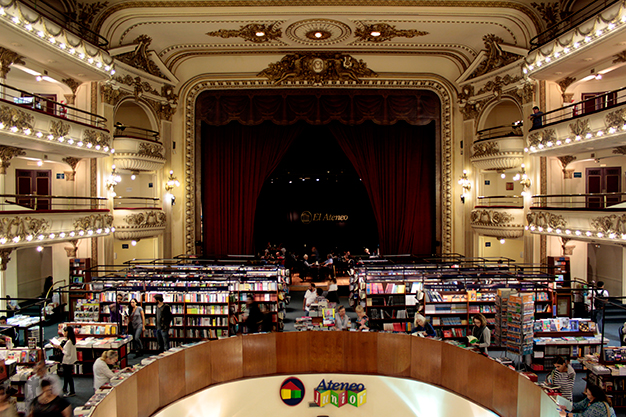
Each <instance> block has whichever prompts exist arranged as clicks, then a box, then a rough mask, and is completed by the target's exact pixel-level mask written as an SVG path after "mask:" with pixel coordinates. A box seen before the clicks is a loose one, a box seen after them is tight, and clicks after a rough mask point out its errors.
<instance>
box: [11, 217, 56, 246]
mask: <svg viewBox="0 0 626 417" xmlns="http://www.w3.org/2000/svg"><path fill="white" fill-rule="evenodd" d="M49 228H50V224H49V223H48V221H47V220H45V219H33V218H32V217H22V216H16V217H3V218H1V219H0V236H2V238H4V239H6V240H7V241H9V242H10V241H13V242H15V243H17V242H21V241H24V240H26V238H27V237H28V236H30V237H31V239H33V238H36V237H37V235H39V234H41V233H43V232H45V231H46V230H48V229H49ZM16 240H17V242H16Z"/></svg>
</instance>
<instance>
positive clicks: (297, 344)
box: [276, 332, 317, 374]
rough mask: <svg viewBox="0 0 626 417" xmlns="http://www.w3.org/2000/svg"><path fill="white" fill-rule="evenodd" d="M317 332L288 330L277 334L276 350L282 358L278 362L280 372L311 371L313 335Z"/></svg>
mask: <svg viewBox="0 0 626 417" xmlns="http://www.w3.org/2000/svg"><path fill="white" fill-rule="evenodd" d="M313 333H317V332H287V333H281V334H280V335H277V336H278V337H277V339H276V352H277V354H278V355H279V356H280V360H279V361H278V363H277V364H276V369H277V370H278V373H279V374H300V373H308V372H311V364H310V361H309V359H310V357H311V353H310V343H311V336H312V335H313Z"/></svg>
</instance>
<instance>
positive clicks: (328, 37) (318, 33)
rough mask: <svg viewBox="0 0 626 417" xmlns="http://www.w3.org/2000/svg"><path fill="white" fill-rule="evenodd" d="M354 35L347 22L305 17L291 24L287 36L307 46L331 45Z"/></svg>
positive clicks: (286, 32) (286, 31)
mask: <svg viewBox="0 0 626 417" xmlns="http://www.w3.org/2000/svg"><path fill="white" fill-rule="evenodd" d="M350 35H352V29H350V26H348V25H347V24H345V23H343V22H340V21H338V20H334V19H305V20H300V21H297V22H295V23H292V24H290V25H289V26H288V27H287V29H286V30H285V36H286V37H287V38H288V39H289V40H290V41H293V42H297V43H299V44H302V45H307V46H317V47H321V46H330V45H334V44H337V43H340V42H343V41H345V40H346V39H348V37H349V36H350Z"/></svg>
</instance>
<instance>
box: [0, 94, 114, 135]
mask: <svg viewBox="0 0 626 417" xmlns="http://www.w3.org/2000/svg"><path fill="white" fill-rule="evenodd" d="M0 101H2V102H5V103H10V104H12V105H15V106H17V107H19V108H26V109H29V110H33V111H36V112H40V113H42V114H47V115H51V116H54V117H57V118H60V119H65V120H71V121H73V122H77V123H81V124H84V125H88V126H93V127H97V128H100V129H104V128H105V127H106V122H107V119H105V118H104V117H102V116H99V115H97V114H94V113H89V112H87V111H84V110H80V109H77V108H76V107H71V106H68V105H67V104H63V103H59V102H57V101H54V100H50V99H48V98H45V97H42V96H39V95H37V94H34V93H31V92H28V91H24V90H20V89H18V88H15V87H11V86H9V85H5V84H0ZM2 122H5V120H3V119H0V123H2Z"/></svg>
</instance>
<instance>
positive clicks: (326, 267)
mask: <svg viewBox="0 0 626 417" xmlns="http://www.w3.org/2000/svg"><path fill="white" fill-rule="evenodd" d="M321 267H322V271H323V274H324V275H322V276H328V277H332V276H333V275H334V274H333V255H331V254H330V253H329V254H328V255H326V260H325V261H324V263H323V264H322V266H321Z"/></svg>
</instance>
